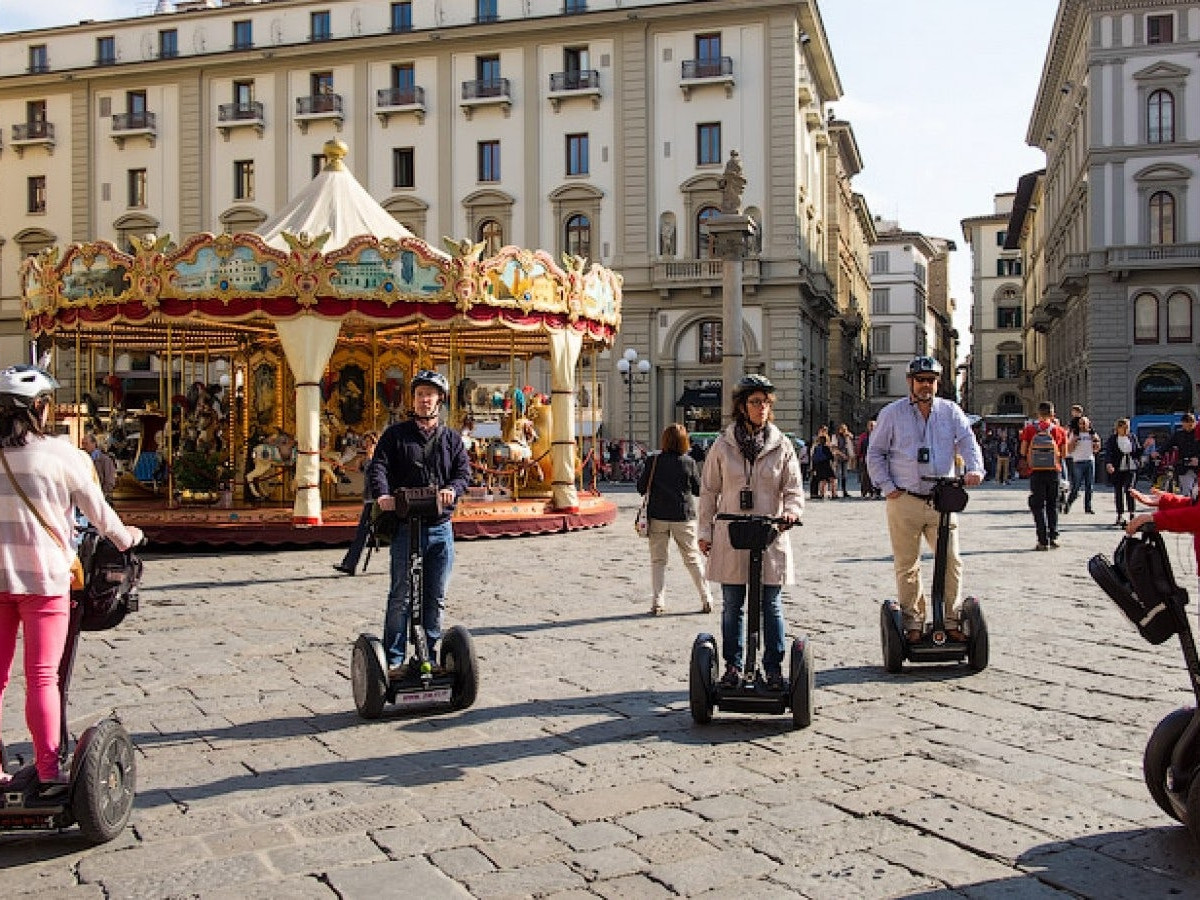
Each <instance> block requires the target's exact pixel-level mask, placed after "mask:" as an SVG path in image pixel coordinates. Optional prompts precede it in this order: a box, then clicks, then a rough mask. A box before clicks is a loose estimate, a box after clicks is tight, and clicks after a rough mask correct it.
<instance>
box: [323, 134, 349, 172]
mask: <svg viewBox="0 0 1200 900" xmlns="http://www.w3.org/2000/svg"><path fill="white" fill-rule="evenodd" d="M349 152H350V148H349V147H347V146H346V143H345V141H340V140H338V139H337V138H333V140H329V141H326V142H325V168H326V169H329V170H330V171H333V172H340V171H342V169H344V168H346V166H345V164H344V163H343V162H342V160H343V159H345V158H346V154H347V153H349Z"/></svg>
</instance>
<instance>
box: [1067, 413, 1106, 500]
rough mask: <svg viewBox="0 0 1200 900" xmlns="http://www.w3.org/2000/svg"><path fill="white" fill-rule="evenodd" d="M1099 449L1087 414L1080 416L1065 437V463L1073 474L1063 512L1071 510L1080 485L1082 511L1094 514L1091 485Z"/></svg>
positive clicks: (1098, 442) (1094, 475)
mask: <svg viewBox="0 0 1200 900" xmlns="http://www.w3.org/2000/svg"><path fill="white" fill-rule="evenodd" d="M1099 449H1100V438H1099V437H1097V436H1096V432H1095V431H1093V430H1092V422H1091V420H1090V419H1089V418H1088V417H1087V416H1080V417H1079V422H1078V427H1077V428H1076V430H1075V432H1074V433H1073V434H1071V435H1069V436H1068V438H1067V453H1068V454H1069V457H1068V459H1067V463H1068V464H1069V465H1070V466H1071V468H1072V470H1073V471H1074V473H1075V474H1074V477H1072V478H1071V493H1070V494H1068V495H1067V505H1066V507H1064V509H1063V513H1064V514H1065V513H1069V512H1070V511H1071V505H1072V504H1073V503H1074V502H1075V500H1076V498H1078V496H1079V489H1080V488H1081V487H1082V488H1083V511H1084V512H1085V513H1086V514H1087V515H1089V516H1090V515H1094V514H1095V512H1096V510H1095V509H1094V508H1093V506H1092V486H1093V485H1094V483H1095V480H1096V452H1097V450H1099Z"/></svg>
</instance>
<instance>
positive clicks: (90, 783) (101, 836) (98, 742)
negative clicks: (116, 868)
mask: <svg viewBox="0 0 1200 900" xmlns="http://www.w3.org/2000/svg"><path fill="white" fill-rule="evenodd" d="M75 754H76V760H75V763H74V765H73V767H72V769H73V772H72V788H71V789H72V794H71V814H72V815H73V816H74V818H75V821H76V822H78V823H79V830H80V831H81V832H83V836H84V838H85V839H86V840H87V841H88V842H89V843H92V844H103V843H107V842H108V841H111V840H112V839H113V838H115V837H116V836H117V835H118V834H120V833H121V832H122V831H123V830H124V828H125V825H126V823H127V822H128V821H129V813H130V812H131V811H132V810H133V792H134V790H135V789H136V783H137V766H136V762H135V759H134V755H133V741H132V740H130V738H129V732H127V731H126V730H125V727H124V726H123V725H122V724H121V723H120V722H118V721H117V720H116V719H102V720H101V721H100V722H98V723H97V724H95V725H93V726H92V727H91V728H89V729H88V730H87V731H86V732H84V735H83V737H82V738H80V740H79V747H78V748H77V749H76V751H75Z"/></svg>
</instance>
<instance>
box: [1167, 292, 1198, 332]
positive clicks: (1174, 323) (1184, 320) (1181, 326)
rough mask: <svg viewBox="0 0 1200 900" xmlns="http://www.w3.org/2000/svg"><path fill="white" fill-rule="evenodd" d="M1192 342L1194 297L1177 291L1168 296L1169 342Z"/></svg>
mask: <svg viewBox="0 0 1200 900" xmlns="http://www.w3.org/2000/svg"><path fill="white" fill-rule="evenodd" d="M1191 342H1192V298H1191V297H1189V296H1188V295H1187V294H1185V293H1184V292H1183V291H1176V292H1175V293H1173V294H1172V295H1171V296H1170V297H1168V298H1167V343H1169V344H1190V343H1191Z"/></svg>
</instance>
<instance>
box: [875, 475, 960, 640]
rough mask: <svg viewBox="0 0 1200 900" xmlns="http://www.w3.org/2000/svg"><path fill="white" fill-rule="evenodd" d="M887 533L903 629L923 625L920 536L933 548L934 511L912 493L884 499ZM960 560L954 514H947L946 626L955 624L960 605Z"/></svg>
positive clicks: (952, 626) (936, 515)
mask: <svg viewBox="0 0 1200 900" xmlns="http://www.w3.org/2000/svg"><path fill="white" fill-rule="evenodd" d="M887 522H888V533H889V534H890V535H891V538H892V556H893V558H894V560H895V566H896V594H897V597H898V599H899V601H900V609H901V611H902V613H903V617H904V629H905V630H906V631H908V630H911V629H914V628H923V627H924V625H925V614H926V609H925V591H924V589H923V587H922V584H921V537H922V536H924V538H925V540H926V542H927V543H928V544H929V546H930V548H931V549H933V550H934V551H935V552H936V550H937V529H938V512H937V510H935V509H934V508H933V505H932V504H930V503H927V502H925V501H924V500H922V499H920V498H919V497H914V496H912V494H901V495H900V496H899V497H896V498H895V499H893V500H889V501H888V502H887ZM961 578H962V560H961V559H959V556H958V516H957V515H951V516H950V542H949V546H948V547H947V552H946V587H945V593H944V594H943V597H944V598H945V602H946V612H945V618H946V627H947V628H958V624H959V623H958V617H959V612H960V607H961V606H962V604H961V602H960V600H959V596H958V585H959V581H960V580H961Z"/></svg>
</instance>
